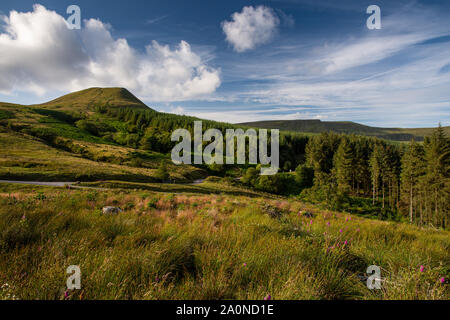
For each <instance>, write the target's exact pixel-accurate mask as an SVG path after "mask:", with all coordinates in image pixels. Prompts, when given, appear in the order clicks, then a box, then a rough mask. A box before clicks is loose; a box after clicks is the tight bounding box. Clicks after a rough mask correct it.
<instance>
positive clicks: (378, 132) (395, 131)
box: [240, 120, 450, 141]
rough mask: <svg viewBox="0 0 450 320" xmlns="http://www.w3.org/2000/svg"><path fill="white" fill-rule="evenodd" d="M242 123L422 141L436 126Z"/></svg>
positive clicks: (289, 129) (295, 122) (290, 122)
mask: <svg viewBox="0 0 450 320" xmlns="http://www.w3.org/2000/svg"><path fill="white" fill-rule="evenodd" d="M240 125H245V126H250V127H255V128H264V129H279V130H284V131H292V132H304V133H322V132H327V131H333V132H336V133H346V134H352V133H353V134H357V135H364V136H375V137H378V138H382V139H387V140H394V141H409V140H411V139H412V138H414V139H415V140H417V141H422V140H423V138H424V136H427V135H430V134H431V132H432V131H433V129H434V128H411V129H402V128H377V127H370V126H365V125H362V124H359V123H355V122H351V121H321V120H269V121H257V122H245V123H240ZM444 130H445V131H446V132H447V134H450V127H444Z"/></svg>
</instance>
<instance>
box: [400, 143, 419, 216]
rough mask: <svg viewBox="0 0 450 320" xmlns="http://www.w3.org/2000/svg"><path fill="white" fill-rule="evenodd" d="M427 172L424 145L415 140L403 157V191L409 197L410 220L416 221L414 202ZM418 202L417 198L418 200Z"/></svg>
mask: <svg viewBox="0 0 450 320" xmlns="http://www.w3.org/2000/svg"><path fill="white" fill-rule="evenodd" d="M424 174H425V159H424V150H423V147H422V146H421V145H419V144H417V143H416V142H415V141H414V140H412V141H411V142H410V143H409V147H408V149H407V151H406V152H405V154H404V155H403V157H402V173H401V182H402V191H403V194H404V198H405V199H408V200H407V202H408V206H409V221H410V222H411V223H413V222H414V220H415V219H414V207H415V206H414V203H415V198H416V197H417V193H418V188H419V181H420V177H422V176H423V175H424ZM416 202H417V200H416Z"/></svg>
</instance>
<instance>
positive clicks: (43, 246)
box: [0, 187, 450, 299]
mask: <svg viewBox="0 0 450 320" xmlns="http://www.w3.org/2000/svg"><path fill="white" fill-rule="evenodd" d="M105 205H115V206H119V207H121V208H122V209H125V211H124V212H123V213H120V214H118V215H116V216H104V215H101V208H102V207H103V206H105ZM306 211H307V212H308V213H309V214H307V215H306V214H304V213H305V212H306ZM273 212H278V213H279V214H273ZM311 215H312V217H311ZM449 247H450V237H449V233H448V231H439V230H431V229H427V230H426V229H419V228H417V227H414V226H410V225H406V224H400V223H392V222H382V221H376V220H367V219H363V218H360V217H356V216H350V215H345V214H342V213H338V212H331V211H324V210H319V209H315V208H314V207H309V206H307V205H305V204H302V203H300V202H297V201H293V200H292V201H288V200H282V199H278V200H277V199H272V200H269V199H266V198H248V197H245V196H228V195H192V196H187V195H183V194H156V193H153V192H149V191H139V192H133V191H126V190H122V191H120V190H116V191H115V192H113V191H105V192H100V191H91V190H63V189H53V188H38V187H37V188H30V187H27V188H23V189H21V190H16V191H14V192H3V193H0V287H2V286H3V287H2V289H0V298H2V299H12V298H19V299H263V298H264V297H265V296H267V295H268V294H270V295H271V296H272V297H273V299H448V298H449V295H448V285H447V284H441V283H440V278H442V277H444V278H448V275H449V255H448V252H449V251H448V250H449ZM70 265H79V266H80V268H81V272H82V276H81V284H82V289H81V290H75V291H66V288H65V284H66V279H67V277H68V276H69V275H68V274H66V268H67V267H68V266H70ZM369 265H378V266H380V267H381V268H382V277H383V280H384V281H383V285H382V290H369V289H368V288H367V287H366V283H365V282H364V281H363V278H362V277H363V276H364V275H365V271H366V269H367V267H368V266H369ZM421 265H423V266H424V270H423V272H421V271H420V270H419V268H420V266H421ZM5 284H7V286H5Z"/></svg>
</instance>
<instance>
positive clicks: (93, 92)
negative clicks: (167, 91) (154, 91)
mask: <svg viewBox="0 0 450 320" xmlns="http://www.w3.org/2000/svg"><path fill="white" fill-rule="evenodd" d="M36 106H48V107H60V108H62V109H66V108H71V109H73V108H78V109H85V108H89V107H90V108H92V107H127V108H130V107H131V108H138V109H145V110H148V109H149V108H148V107H147V106H146V105H145V103H143V102H142V101H141V100H139V99H138V98H137V97H136V96H134V95H133V94H132V93H131V92H130V91H128V90H127V89H125V88H89V89H85V90H81V91H77V92H73V93H69V94H66V95H64V96H62V97H59V98H57V99H54V100H52V101H49V102H46V103H42V104H39V105H36Z"/></svg>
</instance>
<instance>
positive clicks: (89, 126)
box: [0, 88, 205, 182]
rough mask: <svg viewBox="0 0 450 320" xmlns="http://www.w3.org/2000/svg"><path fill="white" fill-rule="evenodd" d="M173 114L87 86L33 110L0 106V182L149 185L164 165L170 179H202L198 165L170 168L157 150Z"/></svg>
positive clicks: (124, 95) (123, 92) (114, 90)
mask: <svg viewBox="0 0 450 320" xmlns="http://www.w3.org/2000/svg"><path fill="white" fill-rule="evenodd" d="M122 116H123V118H121V117H122ZM172 116H173V117H181V116H175V115H165V114H163V113H160V112H156V111H154V110H152V109H150V108H149V107H147V106H146V105H145V104H144V103H143V102H142V101H140V100H139V99H138V98H136V97H135V96H134V95H133V94H132V93H130V92H129V91H128V90H127V89H124V88H90V89H86V90H82V91H78V92H74V93H70V94H67V95H64V96H62V97H60V98H57V99H55V100H52V101H49V102H46V103H42V104H35V105H19V104H12V103H2V102H0V180H1V179H6V180H31V181H54V180H57V181H78V180H84V181H91V180H126V181H140V182H151V181H158V178H157V168H158V166H159V165H160V163H161V162H162V161H163V162H165V163H166V164H167V170H168V171H169V172H170V178H171V179H172V180H176V181H182V182H188V181H193V180H195V179H198V178H201V177H204V176H205V173H204V171H203V170H201V169H199V168H195V167H192V166H175V165H173V164H172V162H171V161H170V159H169V157H168V156H167V150H166V149H164V150H162V147H161V145H162V143H160V140H161V141H164V142H165V143H166V144H167V143H168V142H170V132H169V130H168V129H165V128H161V125H166V124H167V122H168V121H167V117H172ZM138 118H139V119H138ZM183 119H184V118H183ZM138 120H139V121H140V126H138V125H136V124H137V121H138ZM150 121H152V129H154V131H155V133H154V134H153V135H152V132H150V133H148V132H147V131H146V129H147V127H149V122H150ZM144 122H145V127H144V126H143V124H144ZM150 137H151V139H150ZM144 138H145V139H144ZM147 138H148V139H147ZM144 140H145V142H146V146H145V148H143V147H142V143H141V142H144ZM147 140H149V141H147ZM150 140H151V141H150Z"/></svg>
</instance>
